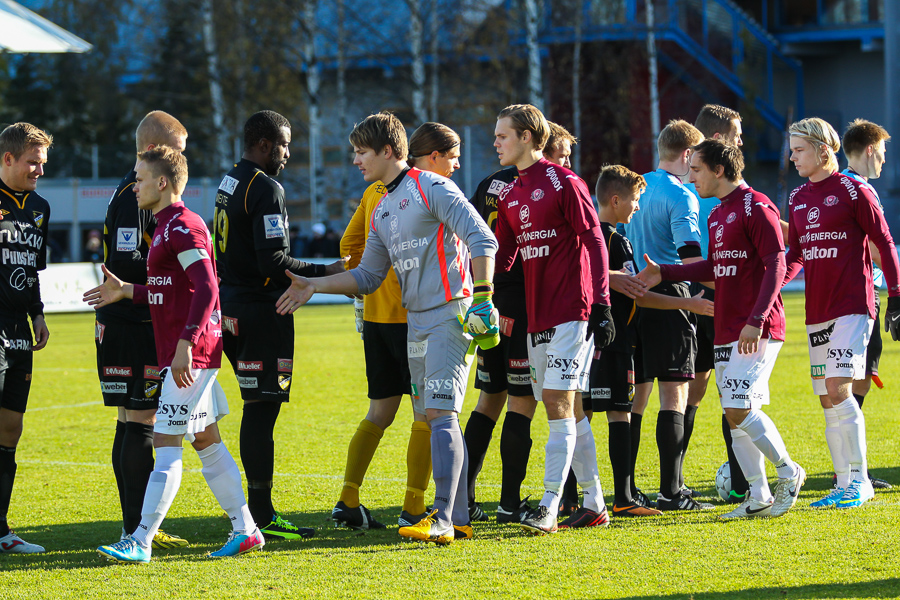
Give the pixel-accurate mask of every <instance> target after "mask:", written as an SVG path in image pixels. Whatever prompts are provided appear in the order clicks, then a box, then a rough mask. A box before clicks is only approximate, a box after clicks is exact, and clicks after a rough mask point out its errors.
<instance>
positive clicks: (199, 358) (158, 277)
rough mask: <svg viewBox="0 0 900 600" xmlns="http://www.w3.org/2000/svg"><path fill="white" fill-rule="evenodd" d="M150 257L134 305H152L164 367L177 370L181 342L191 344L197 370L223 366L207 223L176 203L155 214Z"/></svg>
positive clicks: (157, 349)
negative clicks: (175, 362) (175, 365)
mask: <svg viewBox="0 0 900 600" xmlns="http://www.w3.org/2000/svg"><path fill="white" fill-rule="evenodd" d="M156 221H157V225H156V230H155V232H154V236H153V243H152V244H151V246H150V253H149V255H148V256H147V285H146V286H143V285H135V286H134V302H135V303H137V304H149V305H150V316H151V317H152V319H153V335H154V337H155V338H156V355H157V358H158V359H159V367H160V368H163V367H169V366H171V365H172V358H173V357H174V356H175V348H176V346H177V345H178V340H181V339H183V340H189V341H190V342H191V343H192V344H193V345H194V347H193V348H192V350H191V352H192V356H193V368H195V369H218V368H219V367H220V366H221V365H222V328H221V325H220V321H221V312H220V310H219V286H218V284H217V281H216V265H215V263H214V262H213V260H212V259H211V256H212V255H213V252H212V240H211V239H210V236H209V230H208V229H207V228H206V223H204V222H203V219H201V218H200V217H199V216H198V215H197V214H195V213H193V212H191V211H190V210H188V209H187V208H185V206H184V203H182V202H176V203H174V204H172V205H171V206H167V207H166V208H164V209H162V210H161V211H159V212H158V213H156Z"/></svg>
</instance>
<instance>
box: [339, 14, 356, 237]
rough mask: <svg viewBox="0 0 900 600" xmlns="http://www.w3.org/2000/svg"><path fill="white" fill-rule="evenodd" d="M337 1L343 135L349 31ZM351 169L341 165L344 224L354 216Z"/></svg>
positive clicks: (345, 122) (340, 112)
mask: <svg viewBox="0 0 900 600" xmlns="http://www.w3.org/2000/svg"><path fill="white" fill-rule="evenodd" d="M336 1H337V13H338V17H337V20H338V22H337V109H338V118H339V119H340V128H341V133H344V132H346V131H347V130H348V129H349V123H348V121H347V54H346V51H345V50H344V47H345V44H346V35H347V30H346V27H345V23H344V19H345V18H346V6H345V5H344V0H336ZM348 175H349V169H348V165H347V161H346V160H345V161H343V163H342V164H341V178H340V182H341V183H340V190H339V192H338V193H339V196H340V198H341V219H342V220H343V221H344V222H347V221H349V220H350V217H351V216H353V215H352V208H351V206H350V202H348V195H349V193H348V192H347V184H348V179H349V177H348Z"/></svg>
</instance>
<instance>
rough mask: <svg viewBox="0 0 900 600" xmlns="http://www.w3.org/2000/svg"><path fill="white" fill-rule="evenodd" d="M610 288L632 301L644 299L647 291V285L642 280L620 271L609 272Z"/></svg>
mask: <svg viewBox="0 0 900 600" xmlns="http://www.w3.org/2000/svg"><path fill="white" fill-rule="evenodd" d="M609 287H610V289H612V290H615V291H617V292H619V293H620V294H625V295H626V296H628V297H629V298H631V299H632V300H634V299H635V298H640V297H642V296H643V295H644V293H645V292H646V291H647V284H646V283H644V282H643V281H642V280H640V279H638V278H637V277H633V276H631V275H628V274H627V273H622V272H619V271H610V272H609Z"/></svg>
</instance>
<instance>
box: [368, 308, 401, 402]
mask: <svg viewBox="0 0 900 600" xmlns="http://www.w3.org/2000/svg"><path fill="white" fill-rule="evenodd" d="M408 329H409V328H408V327H407V325H406V323H373V322H371V321H363V349H364V350H365V353H366V379H367V380H368V382H369V400H383V399H384V398H390V397H391V396H402V395H403V394H409V393H410V386H409V358H408V357H407V354H406V332H407V330H408Z"/></svg>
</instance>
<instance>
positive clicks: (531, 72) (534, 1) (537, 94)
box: [523, 0, 544, 110]
mask: <svg viewBox="0 0 900 600" xmlns="http://www.w3.org/2000/svg"><path fill="white" fill-rule="evenodd" d="M523 1H524V3H525V39H526V44H527V47H528V101H529V102H531V103H532V104H533V105H534V106H536V107H538V108H539V109H541V110H543V108H544V100H543V83H542V81H541V46H540V42H539V41H538V29H539V28H540V24H541V17H542V15H543V13H544V1H543V0H523Z"/></svg>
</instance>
